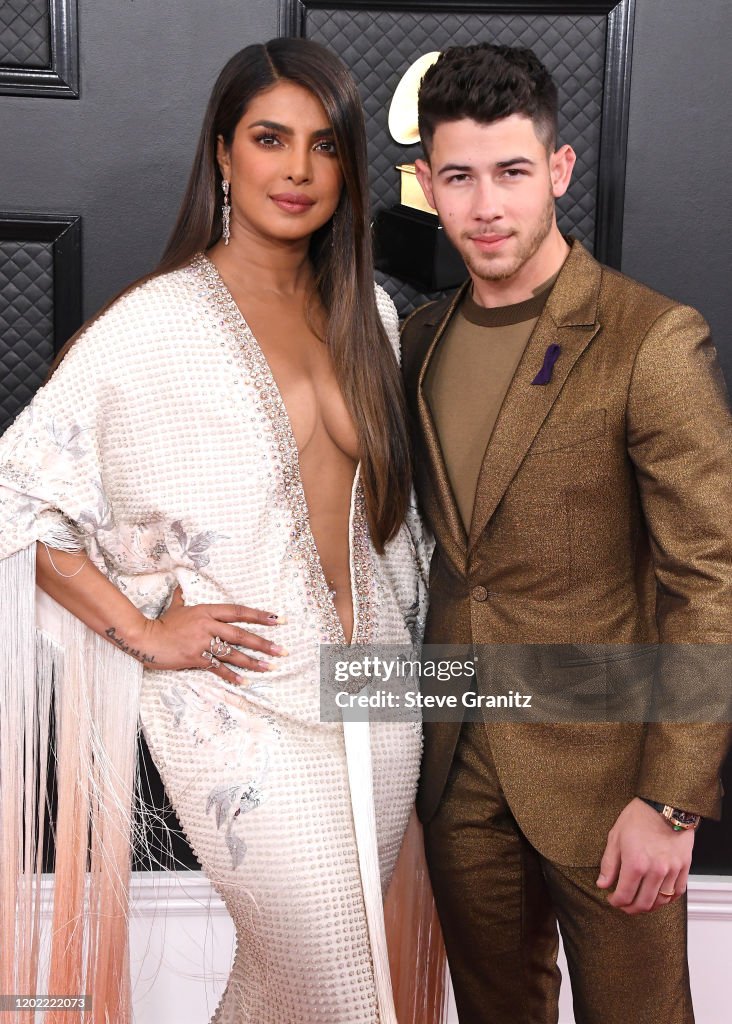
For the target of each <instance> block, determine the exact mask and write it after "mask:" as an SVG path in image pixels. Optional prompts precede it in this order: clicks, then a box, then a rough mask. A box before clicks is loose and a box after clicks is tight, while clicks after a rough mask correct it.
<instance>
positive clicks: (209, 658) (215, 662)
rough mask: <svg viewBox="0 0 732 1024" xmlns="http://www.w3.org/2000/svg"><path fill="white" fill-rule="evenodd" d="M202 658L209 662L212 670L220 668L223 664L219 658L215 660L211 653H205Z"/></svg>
mask: <svg viewBox="0 0 732 1024" xmlns="http://www.w3.org/2000/svg"><path fill="white" fill-rule="evenodd" d="M201 657H202V658H203V659H204V661H208V662H210V663H211V668H218V667H219V665H220V664H221V662H220V661H219V659H218V658H214V656H213V654H212V653H211V651H204V652H203V654H202V655H201Z"/></svg>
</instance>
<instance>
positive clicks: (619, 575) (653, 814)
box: [402, 44, 732, 1024]
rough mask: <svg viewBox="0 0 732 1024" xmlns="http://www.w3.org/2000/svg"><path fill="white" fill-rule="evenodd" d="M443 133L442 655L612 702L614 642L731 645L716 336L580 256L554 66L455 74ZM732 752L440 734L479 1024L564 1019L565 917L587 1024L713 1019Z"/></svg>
mask: <svg viewBox="0 0 732 1024" xmlns="http://www.w3.org/2000/svg"><path fill="white" fill-rule="evenodd" d="M419 124H420V134H421V138H422V143H423V146H424V151H425V159H424V160H420V161H418V162H417V175H418V177H419V180H420V183H421V185H422V188H423V190H424V192H425V195H426V197H427V199H428V201H429V202H430V204H431V205H432V206H433V207H434V208H435V209H436V210H437V212H438V214H439V216H440V219H441V222H442V225H443V227H444V229H445V231H446V232H447V234H448V236H449V237H450V239H451V241H452V242H453V244H454V245H455V246H456V247H457V249H458V250H459V252H460V253H461V254H462V256H463V258H464V260H465V263H466V266H467V269H468V273H469V279H468V281H467V282H466V285H465V286H463V287H462V288H461V289H460V290H459V291H458V292H457V294H456V295H454V296H452V297H451V298H449V299H445V300H441V301H438V302H434V303H430V304H428V305H427V306H424V307H422V308H421V309H419V310H417V311H416V312H415V313H413V314H412V316H411V317H410V318H409V319H408V320H407V322H406V324H405V327H404V331H403V337H402V345H403V368H404V373H405V380H406V387H407V395H408V401H409V404H410V408H411V412H412V415H413V420H414V424H415V439H414V441H415V464H416V482H417V489H418V494H419V496H420V499H421V503H422V507H423V510H424V512H425V515H426V518H427V521H428V522H429V524H430V525H431V527H432V530H433V532H434V535H435V538H436V550H435V554H434V559H433V563H432V567H431V605H430V613H429V618H428V623H427V635H426V641H427V642H428V643H459V644H471V643H472V644H476V645H478V649H479V650H480V645H495V644H511V645H529V644H537V645H538V644H541V645H552V646H551V647H546V648H542V649H543V650H549V651H553V650H556V651H560V650H561V651H566V650H567V649H570V650H574V651H575V657H574V659H573V658H572V657H571V656H570V657H568V658H567V659H566V662H564V663H562V660H561V655H559V665H558V669H557V672H558V678H559V679H560V680H561V679H562V678H564V677H566V678H567V679H569V678H570V676H571V673H573V672H574V673H576V672H577V671H580V670H579V669H578V666H582V665H585V664H586V665H589V666H590V671H591V672H595V671H598V670H599V671H600V672H604V671H606V672H607V674H608V678H611V676H612V673H613V672H616V671H618V666H621V667H622V666H623V665H624V664H625V665H627V664H628V661H627V659H628V657H630V656H632V654H633V653H634V650H635V649H634V648H628V647H621V646H612V647H610V646H606V647H602V646H600V647H593V646H592V645H594V644H598V645H628V644H646V645H647V644H648V643H651V644H654V643H655V642H661V643H663V644H665V645H682V647H681V648H679V649H682V648H683V647H684V645H685V649H686V650H689V647H688V645H689V644H695V645H699V644H727V643H728V642H729V639H730V624H731V623H732V602H731V600H730V598H731V597H732V539H731V537H730V509H731V508H732V504H731V502H730V481H731V480H732V458H731V456H730V420H729V413H728V409H727V405H726V398H725V394H724V386H723V383H722V379H721V375H720V372H719V370H718V367H717V365H716V362H715V353H714V349H713V347H712V345H711V342H710V340H709V336H708V330H707V327H706V325H705V323H704V321H703V320H702V318H701V317H700V316H699V314H698V313H696V312H695V311H694V310H692V309H689V308H687V307H682V306H680V305H678V304H677V303H675V302H673V301H671V300H670V299H667V298H664V297H663V296H661V295H658V294H657V293H655V292H653V291H651V290H650V289H648V288H646V287H644V286H643V285H641V284H638V283H637V282H634V281H631V280H630V279H628V278H626V277H623V276H622V275H621V274H618V273H616V272H615V271H612V270H608V269H607V268H605V267H602V266H600V265H599V264H598V263H597V262H595V260H594V259H593V258H592V257H591V256H590V255H589V254H588V253H587V251H586V250H585V249H584V248H583V247H582V246H581V245H580V244H579V243H578V242H576V241H572V240H565V238H564V237H563V236H562V235H561V233H560V232H559V230H558V228H557V222H556V217H555V200H556V199H557V198H558V197H559V196H561V195H563V194H564V192H565V191H566V190H567V187H568V185H569V181H570V177H571V173H572V167H573V164H574V162H575V154H574V152H573V150H572V149H571V147H569V146H567V145H564V146H561V147H559V148H558V149H557V148H555V147H556V132H557V91H556V87H555V85H554V83H553V82H552V80H551V77H550V76H549V74H548V73H547V71H546V69H545V68H544V67H543V65H541V64H540V62H539V61H538V60H537V58H536V57H535V55H534V54H533V53H532V52H531V51H529V50H524V49H514V48H509V47H502V46H491V45H488V44H481V45H478V46H472V47H467V48H457V47H456V48H453V49H450V50H448V51H446V52H445V53H443V55H442V56H441V57H440V58H439V60H438V61H437V62H436V64H435V65H434V66H433V67H432V68H431V69H430V70H429V71H428V72H427V73H426V75H425V77H424V79H423V81H422V85H421V89H420V94H419ZM553 645H564V646H561V647H555V646H553ZM571 645H582V646H575V647H572V646H571ZM584 645H588V646H584ZM494 649H495V648H494ZM483 650H488V648H483ZM646 650H647V647H646ZM652 650H654V651H655V649H654V648H652ZM694 650H695V651H696V650H700V648H694ZM583 652H584V654H583ZM624 658H625V661H624V660H623V659H624ZM482 664H487V661H486V659H485V658H483V659H481V658H480V657H479V659H478V665H479V667H480V666H481V665H482ZM583 671H585V670H583ZM562 673H564V676H562ZM480 675H481V673H480V671H479V674H478V682H477V686H478V690H479V691H480V689H481V686H483V687H484V688H485V685H486V682H485V679H483V680H481V678H480ZM641 675H642V673H641ZM672 676H673V673H672V672H666V674H665V676H664V674H663V673H662V672H661V673H659V674H658V675H657V677H656V678H655V682H653V686H654V687H655V688H656V690H659V689H660V691H661V696H662V697H666V698H668V697H669V696H670V697H673V688H674V685H678V679H677V680H676V681H674V679H673V678H672ZM572 678H574V676H572ZM620 678H623V677H622V674H621V677H620ZM649 678H650V679H651V680H653V678H654V672H653V669H651V671H650V674H649ZM526 682H527V683H531V679H530V678H527V680H526ZM649 685H650V684H649ZM666 691H668V692H666ZM729 738H730V737H729V729H728V727H727V725H726V724H717V725H713V724H691V725H680V724H672V723H669V722H666V723H665V724H664V723H662V722H659V721H655V722H653V723H648V724H645V725H644V724H643V722H642V721H636V722H628V721H626V722H621V721H615V722H604V721H599V722H593V723H592V724H588V723H587V722H585V723H580V722H574V723H571V724H554V725H551V724H527V723H526V722H523V723H522V722H513V723H505V722H504V723H500V724H499V723H497V722H491V721H490V720H487V721H486V722H485V724H484V723H482V722H481V723H477V722H464V723H463V724H462V726H461V725H460V724H459V723H458V724H450V723H445V722H443V723H434V724H426V725H425V752H424V762H423V775H422V780H421V784H420V792H419V798H418V809H419V812H420V817H421V818H422V821H423V822H424V825H425V842H426V849H427V857H428V863H429V866H430V874H431V877H432V882H433V888H434V891H435V896H436V900H437V906H438V910H439V912H440V917H441V920H442V925H443V932H444V936H445V942H446V946H447V951H448V957H449V961H450V969H451V973H452V978H453V984H454V988H455V997H456V1002H457V1007H458V1012H459V1016H460V1021H461V1024H479V1022H480V1024H550V1022H556V1020H557V999H558V989H559V972H558V970H557V968H556V954H557V944H558V943H557V927H556V922H557V919H558V922H559V926H560V929H561V931H562V935H563V939H564V945H565V950H566V954H567V958H568V962H569V967H570V977H571V981H572V988H573V996H574V1005H575V1019H576V1021H577V1024H621V1022H622V1024H656V1022H661V1021H663V1022H664V1024H689V1022H691V1021H693V1010H692V1007H691V999H690V993H689V981H688V968H687V963H686V906H685V896H684V894H685V891H686V884H687V876H688V872H689V866H690V862H691V852H692V845H693V840H694V827H695V826H696V825H697V824H698V822H699V816H711V817H714V816H716V815H717V814H718V812H719V806H720V804H719V801H720V787H719V782H718V776H719V768H720V764H721V762H722V760H723V758H724V755H725V752H726V749H727V746H728V742H729ZM664 814H665V816H664ZM669 819H670V820H669ZM650 911H652V913H649V912H650Z"/></svg>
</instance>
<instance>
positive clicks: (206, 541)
mask: <svg viewBox="0 0 732 1024" xmlns="http://www.w3.org/2000/svg"><path fill="white" fill-rule="evenodd" d="M170 529H171V530H172V531H173V534H174V535H175V538H176V540H177V542H178V545H179V546H180V552H179V556H180V558H181V559H187V560H188V561H189V562H190V563H191V565H192V566H193V567H194V568H195V569H203V568H204V567H205V566H207V565H208V564H209V562H210V561H211V559H210V557H209V556H208V554H207V551H208V549H209V548H210V547H211V545H212V544H215V543H216V541H217V540H221V539H223V538H222V535H221V534H219V533H214V532H213V531H212V530H205V531H204V532H202V533H196V534H194V535H193V536H192V537H189V536H188V534H187V533H186V531H185V530H184V529H183V524H182V523H181V521H180V520H179V519H177V520H176V521H175V522H174V523H171V524H170Z"/></svg>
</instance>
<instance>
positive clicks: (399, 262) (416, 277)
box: [374, 205, 468, 293]
mask: <svg viewBox="0 0 732 1024" xmlns="http://www.w3.org/2000/svg"><path fill="white" fill-rule="evenodd" d="M374 248H375V251H376V266H377V268H378V269H379V270H381V271H383V272H384V273H385V274H390V275H391V276H392V277H398V278H399V279H400V280H402V281H406V282H407V283H408V284H411V285H414V287H415V288H419V289H420V290H421V291H424V292H428V293H429V292H440V291H444V289H446V288H454V287H456V285H459V284H461V283H462V282H463V281H464V280H465V278H466V277H467V276H468V272H467V270H466V269H465V264H464V263H463V260H462V257H461V256H460V254H459V253H458V251H457V249H455V248H454V246H453V245H452V243H451V242H450V241H449V239H448V237H447V235H446V234H445V231H444V229H443V227H442V225H441V224H440V222H439V221H438V220H437V217H436V216H435V214H433V213H423V212H422V211H421V210H414V209H412V208H411V207H409V206H401V205H399V206H393V207H392V208H391V209H390V210H381V211H380V212H379V213H378V214H377V215H376V219H375V221H374Z"/></svg>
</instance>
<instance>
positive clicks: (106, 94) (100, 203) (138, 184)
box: [0, 0, 277, 317]
mask: <svg viewBox="0 0 732 1024" xmlns="http://www.w3.org/2000/svg"><path fill="white" fill-rule="evenodd" d="M276 25H277V0H186V2H180V0H178V2H173V0H167V2H165V0H79V34H80V41H81V42H80V65H81V67H80V74H81V95H80V99H79V100H58V99H47V98H42V99H33V98H25V97H15V96H0V139H1V140H2V143H1V147H2V159H1V160H0V210H3V211H13V212H15V211H18V212H20V211H23V212H25V211H33V212H37V213H73V214H81V215H82V217H83V222H82V231H83V237H82V246H83V254H84V276H83V281H84V316H85V317H88V316H90V315H91V314H92V313H93V312H95V311H96V310H97V309H98V308H99V306H100V305H102V303H103V302H104V301H105V300H106V299H108V298H109V297H110V296H111V295H112V294H114V292H116V291H118V290H119V289H120V288H121V287H122V286H123V285H125V284H127V283H128V282H129V281H131V280H132V279H133V278H135V277H138V276H140V275H141V274H143V273H146V272H147V271H148V270H150V269H152V267H153V265H154V264H155V262H156V261H157V259H158V257H159V255H160V253H161V251H162V248H163V245H164V243H165V240H166V238H167V236H168V233H169V231H170V229H171V227H172V224H173V220H174V217H175V213H176V210H177V208H178V204H179V202H180V198H181V195H182V190H183V187H184V185H185V181H186V179H187V175H188V171H189V169H190V165H191V163H192V160H193V152H194V148H195V144H196V139H197V135H198V130H199V127H200V124H201V120H202V118H203V111H204V107H205V104H206V100H207V98H208V93H209V92H210V89H211V86H212V85H213V82H214V79H215V78H216V75H217V73H218V71H219V70H220V69H221V67H222V66H223V65H224V63H225V62H226V60H227V59H228V58H229V57H230V56H231V55H232V54H233V53H234V52H235V51H236V50H239V49H241V47H243V46H246V45H247V44H249V43H253V42H258V41H263V40H265V39H269V38H271V37H272V36H274V35H275V34H276V30H277V29H276Z"/></svg>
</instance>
